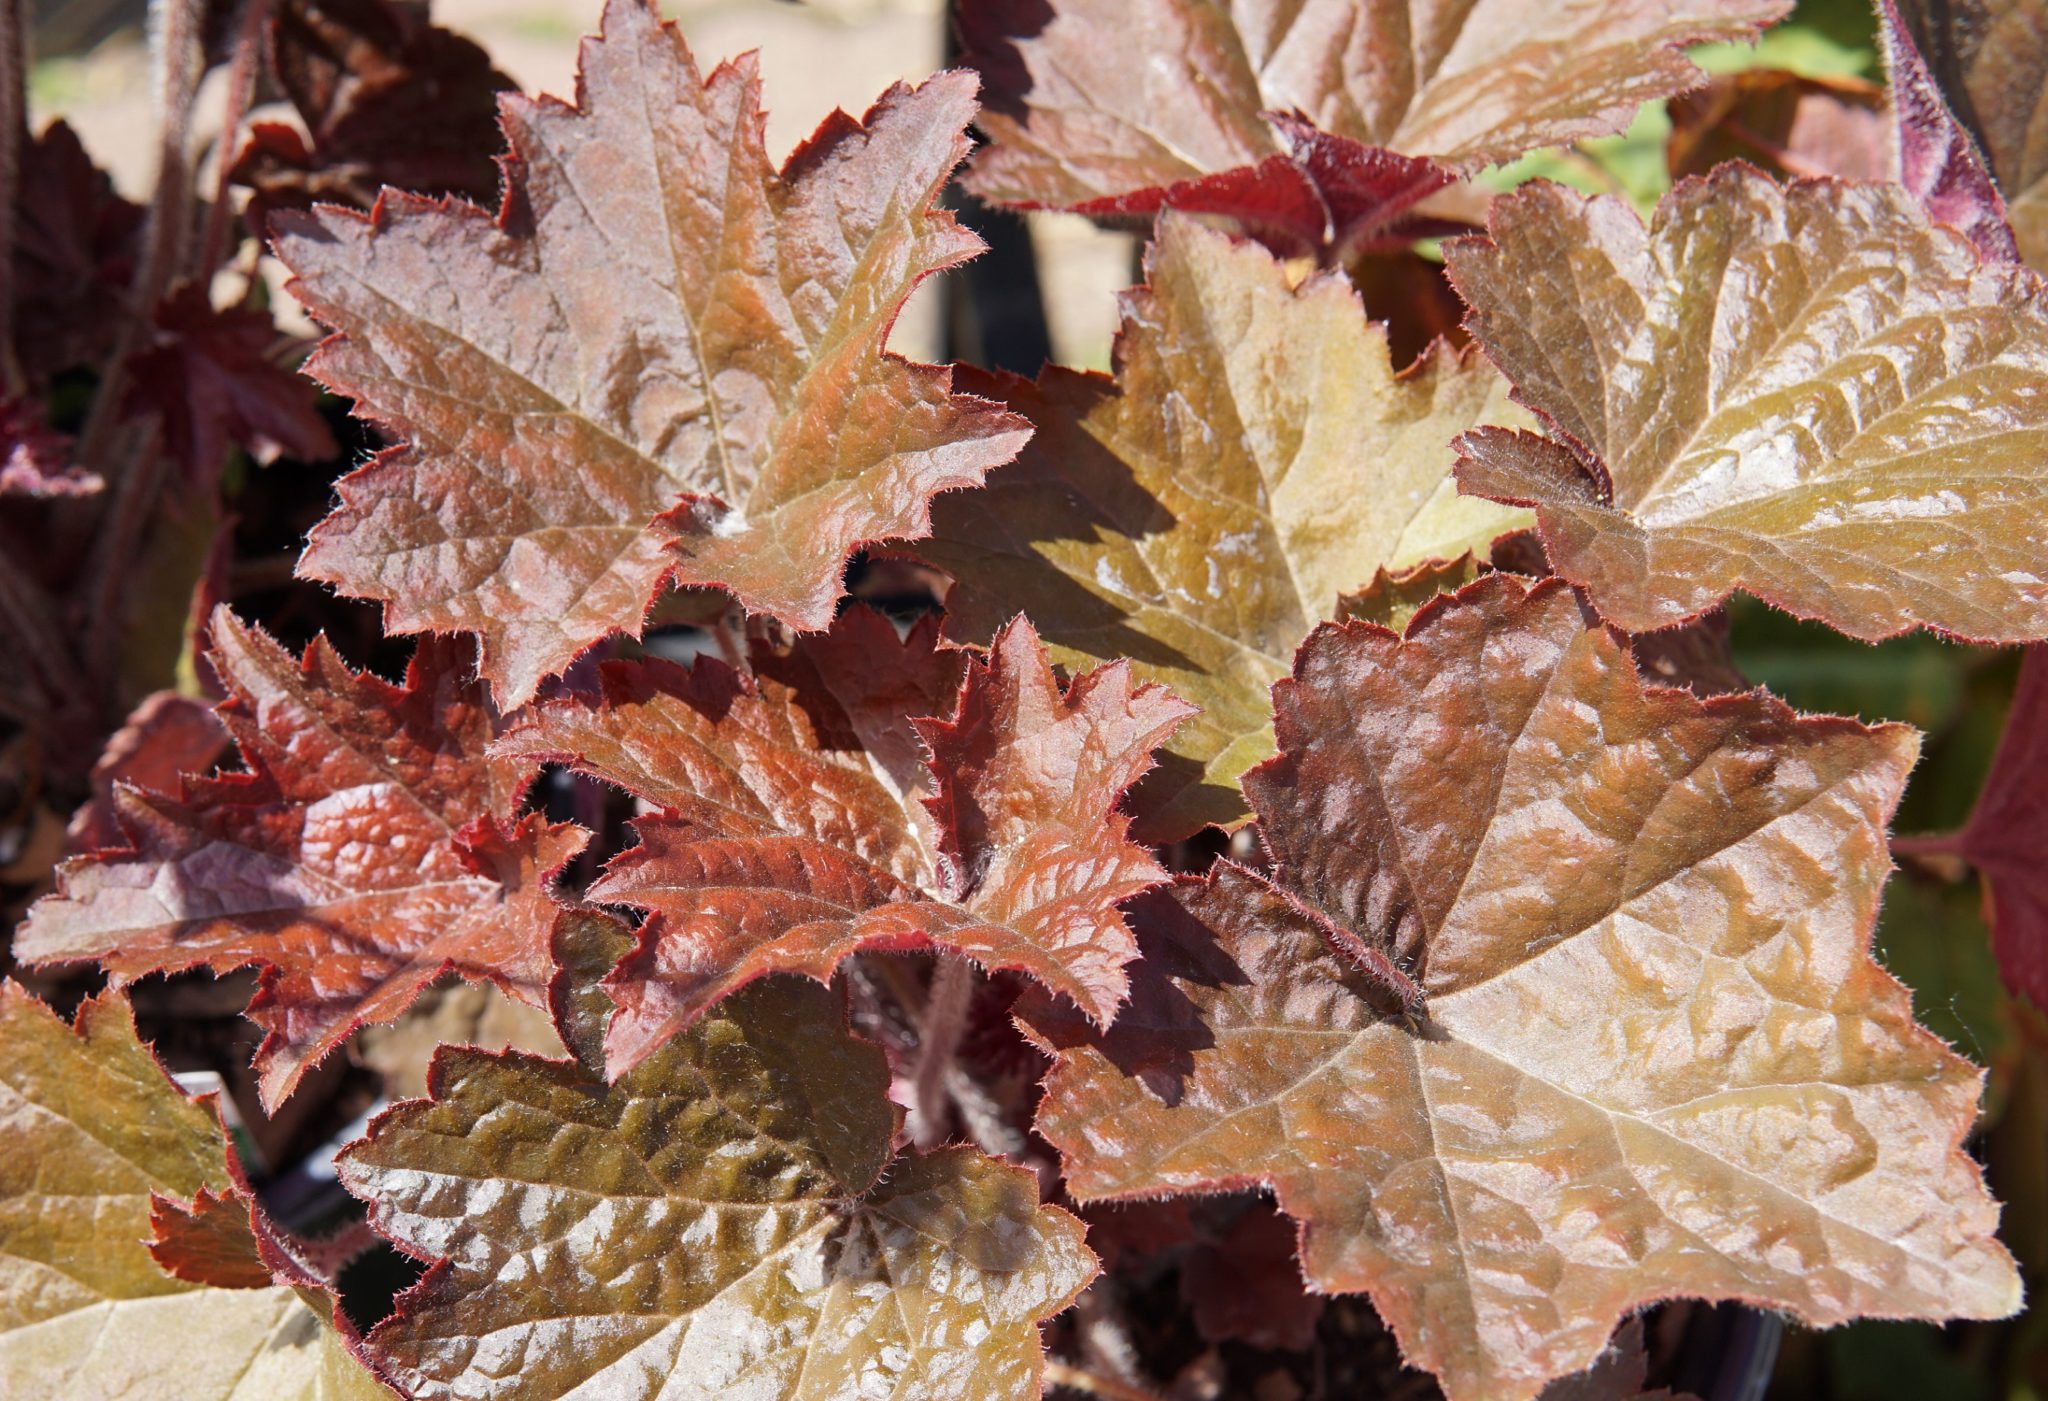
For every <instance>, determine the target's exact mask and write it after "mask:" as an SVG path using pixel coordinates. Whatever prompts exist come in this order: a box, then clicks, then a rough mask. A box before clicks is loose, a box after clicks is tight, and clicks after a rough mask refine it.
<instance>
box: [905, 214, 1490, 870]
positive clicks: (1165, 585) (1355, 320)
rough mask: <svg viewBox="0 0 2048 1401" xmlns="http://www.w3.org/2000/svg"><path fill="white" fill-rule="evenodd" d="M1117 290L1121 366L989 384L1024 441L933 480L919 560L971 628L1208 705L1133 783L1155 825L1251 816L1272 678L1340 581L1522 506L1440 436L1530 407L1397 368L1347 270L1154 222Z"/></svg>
mask: <svg viewBox="0 0 2048 1401" xmlns="http://www.w3.org/2000/svg"><path fill="white" fill-rule="evenodd" d="M1148 273H1149V281H1148V282H1147V284H1146V285H1145V286H1143V287H1141V288H1138V289H1137V290H1135V291H1133V292H1131V293H1128V294H1126V297H1125V301H1124V321H1123V330H1122V333H1121V336H1120V338H1119V340H1118V344H1117V375H1116V379H1115V381H1114V382H1113V383H1112V382H1111V381H1110V380H1108V379H1106V378H1104V377H1103V376H1101V375H1084V374H1078V373H1075V372H1073V371H1071V370H1064V369H1059V368H1052V369H1048V370H1047V371H1046V372H1045V373H1044V375H1042V376H1041V377H1040V379H1039V381H1038V382H1037V383H1036V384H1029V383H1026V382H1024V381H1022V380H1017V379H1008V378H1006V379H1003V380H1001V381H999V382H997V383H996V384H995V385H994V386H993V388H992V389H991V391H990V392H992V393H998V394H1000V395H1001V396H1002V397H1003V398H1005V399H1006V400H1008V401H1009V403H1010V404H1011V406H1012V407H1014V408H1016V409H1018V410H1019V411H1021V412H1022V413H1024V414H1025V416H1026V417H1028V418H1030V419H1031V421H1032V422H1033V423H1034V424H1035V425H1036V426H1037V437H1036V438H1035V439H1034V440H1033V442H1032V443H1031V445H1030V446H1029V447H1027V448H1026V449H1025V451H1024V455H1023V456H1022V457H1021V458H1019V460H1018V461H1017V462H1015V463H1014V464H1012V465H1010V466H1008V467H1004V468H1001V469H999V470H998V471H997V472H996V473H994V474H993V475H992V476H991V477H990V479H989V483H988V485H987V487H985V488H984V489H983V490H981V491H977V492H956V493H953V494H951V495H948V496H944V497H941V498H940V499H939V501H938V503H937V504H936V506H935V508H934V511H933V521H934V538H933V539H932V540H931V541H928V542H922V543H920V544H919V545H918V546H917V551H918V553H919V554H921V555H925V556H927V557H929V558H930V559H931V560H932V562H933V563H935V564H938V565H940V566H941V567H943V568H945V569H947V570H948V571H950V572H951V573H952V574H953V575H954V576H955V577H956V578H957V579H958V580H959V583H958V585H957V587H955V588H954V590H953V592H952V593H951V594H949V595H948V597H947V600H946V606H947V610H948V616H949V626H952V627H954V628H957V629H958V630H959V631H960V632H961V633H962V634H963V635H965V636H967V637H970V638H973V639H975V640H980V639H982V638H986V637H989V636H991V635H992V634H993V633H994V631H995V629H996V628H997V627H998V626H1000V625H1001V623H1002V621H1003V620H1004V619H1006V618H1007V617H1008V616H1009V615H1010V614H1011V613H1014V612H1015V611H1016V610H1018V609H1020V608H1022V609H1025V610H1028V611H1029V613H1030V615H1031V618H1032V621H1033V622H1034V623H1036V624H1037V626H1038V627H1039V628H1040V629H1041V630H1042V631H1043V633H1044V635H1045V637H1046V639H1047V641H1048V642H1049V643H1050V644H1051V645H1052V647H1053V649H1054V653H1053V654H1054V656H1055V657H1057V658H1058V659H1059V660H1061V661H1062V662H1065V663H1068V664H1069V665H1078V664H1084V663H1089V662H1095V661H1100V660H1105V659H1108V658H1113V657H1129V658H1131V659H1132V665H1133V667H1134V669H1135V671H1136V674H1137V675H1139V676H1140V677H1142V678H1145V679H1147V680H1155V681H1160V682H1164V683H1166V684H1167V685H1170V686H1171V687H1172V688H1173V689H1174V691H1175V692H1176V693H1178V694H1180V695H1183V696H1186V697H1187V698H1188V699H1189V700H1191V701H1193V702H1195V704H1197V705H1199V706H1200V707H1201V714H1200V716H1199V717H1198V718H1197V719H1196V720H1195V721H1194V722H1192V723H1191V724H1189V725H1188V726H1186V727H1185V728H1184V729H1183V730H1182V731H1181V733H1180V735H1179V736H1178V737H1177V738H1176V739H1175V741H1174V743H1173V745H1172V747H1171V755H1172V757H1171V759H1170V760H1169V761H1168V764H1167V765H1166V766H1165V767H1164V768H1163V769H1162V771H1161V772H1160V773H1159V774H1158V775H1157V777H1156V778H1155V779H1154V780H1153V781H1152V782H1151V783H1150V784H1148V786H1147V789H1146V790H1145V793H1144V798H1145V803H1144V804H1143V805H1142V806H1141V807H1140V813H1141V822H1142V824H1143V825H1142V827H1141V831H1142V832H1143V834H1144V835H1145V836H1146V837H1148V838H1149V839H1155V840H1164V839H1171V838H1174V837H1179V836H1185V835H1186V834H1187V833H1188V832H1191V831H1193V830H1194V829H1196V828H1197V827H1199V826H1201V825H1202V824H1203V823H1204V822H1221V821H1230V820H1232V819H1234V818H1236V817H1238V816H1240V815H1241V814H1242V813H1243V810H1244V809H1243V802H1242V800H1241V798H1240V797H1239V796H1238V794H1237V792H1236V784H1237V778H1238V775H1240V774H1241V773H1243V772H1244V770H1245V769H1247V768H1249V767H1250V766H1251V765H1252V764H1254V763H1257V762H1258V761H1259V760H1260V759H1262V758H1264V757H1265V756H1266V755H1268V754H1270V753H1271V752H1272V737H1271V729H1270V725H1269V720H1268V716H1269V709H1268V705H1267V689H1268V687H1270V686H1271V685H1272V683H1273V681H1274V680H1275V679H1276V678H1277V677H1280V676H1284V675H1285V674H1286V672H1287V666H1288V659H1289V658H1290V657H1291V656H1292V655H1293V653H1294V649H1295V647H1296V646H1297V645H1299V643H1300V642H1301V640H1302V638H1304V637H1306V636H1307V635H1308V632H1309V629H1311V628H1313V627H1314V626H1315V625H1316V623H1318V622H1320V621H1321V620H1323V619H1324V618H1326V617H1330V616H1332V615H1333V613H1334V611H1335V610H1336V608H1337V606H1338V596H1339V595H1340V594H1341V593H1343V592H1345V591H1346V590H1352V589H1357V588H1360V587H1362V586H1364V585H1366V584H1368V583H1370V582H1371V580H1372V579H1373V577H1374V574H1375V572H1376V571H1378V570H1379V569H1382V568H1389V569H1399V568H1402V567H1405V566H1408V565H1413V564H1417V563H1420V562H1422V561H1424V560H1428V559H1432V558H1454V557H1456V556H1457V555H1459V554H1461V553H1463V552H1464V551H1466V550H1468V549H1479V550H1484V549H1485V547H1486V545H1487V542H1488V541H1490V540H1491V539H1492V538H1493V537H1494V536H1495V535H1497V534H1499V533H1501V532H1502V531H1505V530H1509V529H1512V528H1514V527H1516V526H1518V525H1520V524H1522V523H1523V522H1525V521H1526V520H1527V519H1528V517H1527V516H1525V515H1523V514H1522V513H1521V512H1519V511H1508V510H1502V509H1499V508H1497V507H1494V506H1492V505H1489V504H1487V503H1484V502H1479V501H1474V500H1470V499H1466V498H1462V497H1460V496H1459V495H1458V493H1457V489H1456V486H1455V484H1454V483H1453V482H1452V480H1451V476H1450V471H1451V466H1452V463H1453V461H1454V454H1453V453H1452V452H1451V450H1450V447H1449V444H1450V441H1451V439H1452V438H1453V437H1455V436H1456V435H1457V434H1458V433H1460V432H1461V431H1463V430H1465V429H1467V428H1470V427H1473V426H1476V425H1479V424H1486V423H1494V424H1520V423H1526V422H1528V421H1529V420H1528V419H1527V418H1526V417H1525V416H1524V415H1522V414H1521V412H1520V411H1519V410H1517V409H1515V408H1514V407H1513V406H1512V405H1511V404H1509V403H1508V401H1507V385H1506V383H1505V382H1504V381H1503V380H1502V379H1501V378H1500V377H1499V376H1498V375H1496V374H1494V373H1493V371H1492V370H1491V369H1490V368H1488V367H1487V366H1486V365H1485V364H1484V363H1482V362H1480V361H1479V360H1478V359H1477V357H1476V356H1459V355H1456V354H1454V353H1452V352H1450V351H1448V350H1446V349H1443V348H1441V347H1439V348H1438V349H1436V350H1435V351H1433V352H1431V353H1430V354H1429V355H1428V356H1426V357H1425V358H1424V359H1423V360H1422V361H1421V362H1420V363H1419V364H1418V365H1416V366H1415V367H1414V368H1412V369H1411V370H1409V371H1408V372H1407V373H1406V374H1403V375H1396V374H1395V373H1394V368H1393V366H1392V364H1391V363H1390V362H1389V360H1388V358H1387V349H1386V337H1385V335H1384V333H1383V332H1382V331H1381V329H1380V328H1379V327H1377V326H1375V325H1373V324H1372V323H1370V322H1368V321H1367V320H1366V318H1365V312H1364V309H1363V308H1362V307H1361V306H1360V305H1359V301H1358V296H1357V293H1355V292H1354V291H1352V289H1351V288H1350V286H1349V285H1348V284H1347V283H1346V282H1345V281H1344V279H1343V277H1342V276H1341V275H1340V274H1334V273H1331V274H1322V275H1318V276H1314V277H1311V278H1309V279H1308V280H1307V281H1306V282H1303V283H1301V284H1300V285H1299V286H1294V285H1291V284H1290V281H1289V279H1288V276H1287V273H1286V271H1285V269H1283V268H1282V266H1281V265H1280V264H1279V263H1278V262H1277V261H1275V260H1274V258H1273V257H1272V256H1271V255H1270V254H1268V253H1267V252H1265V251H1264V250H1263V249H1260V248H1258V247H1255V246H1245V245H1237V244H1234V243H1232V242H1231V241H1230V240H1229V239H1227V238H1225V237H1223V236H1222V235H1220V234H1215V233H1212V232H1210V231H1208V230H1206V229H1203V228H1202V227H1200V226H1199V225H1197V224H1195V223H1194V222H1193V221H1192V220H1188V219H1184V218H1178V217H1169V218H1167V219H1166V220H1164V221H1163V222H1162V224H1161V226H1160V231H1159V241H1158V243H1157V244H1156V245H1155V246H1154V248H1153V250H1152V253H1151V257H1150V261H1149V264H1148Z"/></svg>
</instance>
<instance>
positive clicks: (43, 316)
mask: <svg viewBox="0 0 2048 1401" xmlns="http://www.w3.org/2000/svg"><path fill="white" fill-rule="evenodd" d="M15 218H16V221H17V222H16V227H15V233H14V292H13V294H12V295H13V296H14V298H15V306H14V344H15V351H16V353H17V355H18V356H19V358H20V360H21V365H22V369H23V370H24V371H25V372H26V373H27V375H28V377H29V379H30V380H31V381H32V382H33V383H35V384H37V385H47V384H48V383H49V382H50V380H51V379H52V378H54V377H55V376H56V375H58V374H60V373H61V372H63V371H65V370H69V369H75V368H78V367H81V366H91V367H92V368H93V369H95V370H97V369H99V368H100V367H101V365H103V364H104V362H105V360H106V357H107V356H108V354H110V353H111V352H112V350H113V349H114V346H115V343H116V342H117V340H119V339H120V337H121V336H122V334H123V332H124V330H125V328H126V325H127V323H128V320H129V318H130V317H131V316H133V314H134V311H133V309H132V307H131V305H130V301H131V293H130V285H131V283H132V282H133V281H134V277H135V258H136V255H137V253H138V252H139V246H140V242H141V233H142V223H143V211H142V208H141V206H139V205H136V204H133V203H131V202H129V201H128V200H125V199H123V198H122V197H121V196H120V195H119V194H118V193H116V192H115V190H114V184H113V181H112V180H111V179H109V178H108V177H107V174H106V172H105V171H102V170H101V169H100V168H99V167H98V166H96V165H94V164H93V163H92V157H91V156H89V155H87V154H86V150H85V147H84V146H83V145H82V144H80V142H79V140H78V136H77V133H75V132H73V131H72V130H71V128H70V127H69V126H67V125H65V124H64V123H63V122H52V123H50V125H49V126H47V127H45V128H44V129H43V132H42V134H41V135H40V136H38V137H36V138H35V139H34V140H33V141H24V142H23V143H22V144H21V171H20V174H19V176H18V178H17V184H16V210H15Z"/></svg>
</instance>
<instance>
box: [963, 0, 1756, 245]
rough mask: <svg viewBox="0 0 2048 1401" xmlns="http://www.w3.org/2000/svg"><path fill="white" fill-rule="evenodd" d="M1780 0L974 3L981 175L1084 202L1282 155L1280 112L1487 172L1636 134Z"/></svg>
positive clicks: (986, 180) (992, 189)
mask: <svg viewBox="0 0 2048 1401" xmlns="http://www.w3.org/2000/svg"><path fill="white" fill-rule="evenodd" d="M1789 8H1790V6H1789V5H1788V4H1785V3H1783V0H1625V2H1624V3H1620V4H1605V5H1536V4H1529V3H1526V0H1450V3H1447V4H1439V5H1432V6H1422V5H1418V4H1416V3H1415V0H1306V3H1302V2H1301V0H1294V2H1293V3H1285V2H1284V0H1232V3H1230V4H1228V5H1220V4H1216V3H1213V0H1140V2H1139V3H1133V0H1049V2H1048V0H970V3H968V4H965V5H963V6H962V7H961V11H960V19H959V22H960V26H961V33H962V37H963V39H964V41H965V45H964V46H965V49H966V52H967V55H968V61H969V62H970V63H971V64H973V65H974V66H975V67H976V68H978V69H980V70H981V72H982V74H983V75H984V77H985V79H986V80H987V82H988V86H989V99H988V101H989V108H990V110H989V111H987V112H985V113H984V114H983V115H982V117H981V123H980V124H981V126H982V129H983V130H984V131H986V132H987V133H988V135H989V137H990V139H991V141H992V143H993V144H992V145H991V146H990V147H989V148H988V150H986V151H984V152H983V153H981V154H980V155H979V156H977V157H976V159H975V162H974V167H973V170H972V171H971V173H970V174H969V176H968V185H969V188H971V189H972V190H973V191H974V192H975V193H976V194H978V195H980V196H981V197H982V198H983V199H987V200H990V201H995V202H1014V203H1022V204H1036V205H1054V206H1060V207H1079V206H1087V205H1090V204H1092V203H1095V202H1098V201H1109V202H1114V201H1117V200H1120V199H1121V200H1130V199H1132V198H1133V197H1146V192H1151V196H1155V197H1156V195H1157V194H1159V193H1161V192H1171V191H1173V189H1174V187H1176V186H1185V185H1187V184H1188V183H1189V182H1196V181H1200V180H1202V179H1203V177H1206V176H1214V175H1217V174H1218V173H1220V172H1225V171H1232V170H1235V169H1236V168H1238V167H1243V166H1259V165H1260V164H1261V163H1262V162H1265V161H1267V160H1268V159H1270V158H1271V157H1273V156H1276V155H1282V154H1284V153H1285V150H1286V146H1285V137H1284V135H1283V134H1282V133H1281V132H1279V131H1276V130H1275V129H1274V127H1273V126H1272V125H1271V124H1270V123H1269V122H1268V120H1267V118H1266V115H1265V114H1266V113H1268V112H1278V113H1290V114H1291V113H1295V112H1299V113H1301V114H1302V116H1303V117H1304V118H1305V119H1306V120H1307V121H1309V122H1312V123H1314V124H1315V125H1316V126H1317V127H1320V128H1321V129H1322V130H1323V131H1324V132H1326V133H1328V134H1330V135H1331V136H1334V137H1336V138H1340V139H1342V140H1344V141H1348V142H1352V143H1356V144H1359V145H1363V146H1375V147H1384V148H1387V150H1388V151H1389V152H1390V153H1392V152H1398V153H1401V154H1403V155H1407V156H1428V157H1433V158H1435V159H1436V160H1438V161H1440V162H1443V163H1444V164H1447V165H1452V166H1458V167H1467V168H1476V167H1478V166H1483V165H1487V164H1490V163H1493V162H1496V161H1502V160H1508V159H1512V158H1513V157H1515V156H1518V155H1521V154H1522V153H1523V152H1524V151H1528V150H1532V149H1534V148H1536V147H1538V146H1554V145H1562V144H1565V143H1568V142H1571V141H1576V140H1578V139H1580V138H1581V137H1587V136H1598V135H1601V134H1603V133H1606V132H1613V131H1619V130H1621V129H1622V128H1623V127H1625V126H1627V125H1628V123H1629V121H1630V119H1631V118H1633V117H1634V116H1635V113H1636V109H1637V108H1638V107H1640V106H1641V105H1642V104H1643V103H1644V102H1646V101H1650V100H1652V99H1654V98H1659V97H1666V96H1669V95H1670V94H1672V93H1675V92H1680V91H1683V90H1684V89H1686V88H1690V87H1693V86H1696V85H1697V84H1699V83H1700V82H1703V81H1704V80H1705V75H1704V74H1702V73H1701V72H1700V71H1699V70H1698V69H1697V68H1695V67H1694V66H1693V65H1692V64H1691V63H1690V62H1689V61H1687V59H1686V58H1685V57H1684V55H1683V49H1684V46H1686V45H1688V44H1693V43H1700V42H1705V41H1709V40H1733V39H1749V38H1754V37H1755V35H1756V34H1757V32H1758V31H1759V30H1760V29H1761V28H1762V27H1763V26H1764V25H1766V24H1769V23H1770V22H1772V21H1773V20H1776V19H1778V18H1779V17H1781V16H1782V15H1783V14H1784V13H1785V12H1786V11H1787V10H1788V9H1789Z"/></svg>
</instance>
